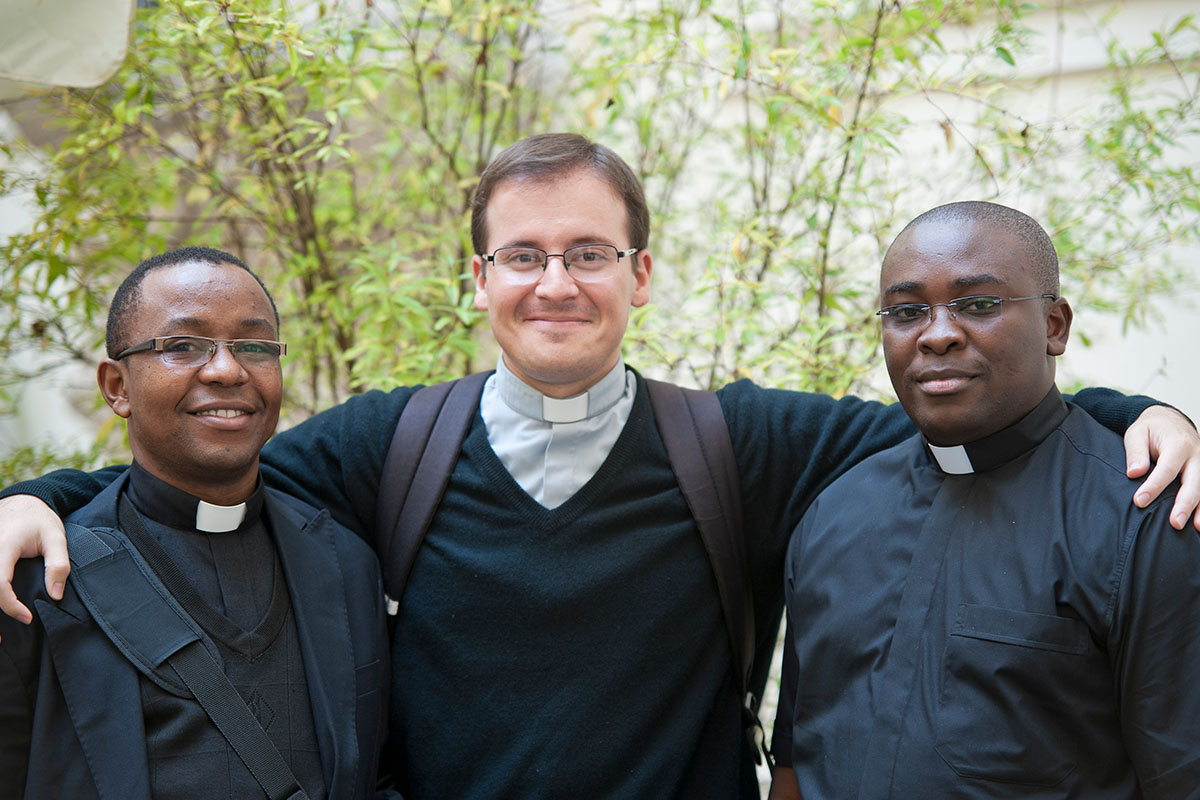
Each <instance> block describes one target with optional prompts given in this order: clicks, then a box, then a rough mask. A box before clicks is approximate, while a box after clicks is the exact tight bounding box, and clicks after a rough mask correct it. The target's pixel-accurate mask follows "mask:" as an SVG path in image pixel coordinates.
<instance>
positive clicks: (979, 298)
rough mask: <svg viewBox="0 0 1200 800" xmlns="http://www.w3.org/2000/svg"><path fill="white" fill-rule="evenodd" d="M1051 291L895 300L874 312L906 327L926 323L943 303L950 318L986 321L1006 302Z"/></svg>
mask: <svg viewBox="0 0 1200 800" xmlns="http://www.w3.org/2000/svg"><path fill="white" fill-rule="evenodd" d="M1057 299H1058V295H1054V294H1031V295H1029V296H1028V297H998V296H996V295H994V294H973V295H971V296H970V297H958V298H955V299H954V300H951V301H949V302H948V303H898V304H896V305H894V306H884V307H883V308H881V309H879V310H878V311H876V312H875V314H876V315H877V316H879V317H882V318H883V324H884V327H888V328H908V327H914V328H915V327H920V324H919V323H922V322H923V323H925V324H929V322H930V321H932V320H933V309H935V308H937V307H938V306H942V307H943V308H945V309H946V310H947V311H948V312H949V313H950V319H959V315H961V317H962V319H963V321H965V322H988V321H990V320H994V319H997V318H998V317H999V316H1000V313H1001V311H1002V310H1003V309H1004V304H1005V303H1016V302H1019V301H1021V300H1057Z"/></svg>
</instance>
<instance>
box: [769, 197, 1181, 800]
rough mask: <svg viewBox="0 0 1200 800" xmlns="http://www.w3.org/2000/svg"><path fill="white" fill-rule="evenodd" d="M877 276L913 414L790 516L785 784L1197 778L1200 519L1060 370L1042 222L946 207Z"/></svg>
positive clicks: (783, 699) (1064, 318)
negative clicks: (1153, 485)
mask: <svg viewBox="0 0 1200 800" xmlns="http://www.w3.org/2000/svg"><path fill="white" fill-rule="evenodd" d="M880 286H881V298H882V302H883V303H884V304H885V305H884V307H883V308H882V309H881V310H880V311H879V314H880V317H881V319H882V320H883V352H884V358H885V360H886V361H887V368H888V373H889V375H890V376H891V379H892V386H893V387H894V388H895V390H896V394H897V395H898V396H899V398H900V402H901V404H902V405H903V407H904V410H905V411H906V412H907V413H908V415H909V416H910V417H911V418H912V420H913V422H914V423H915V424H916V426H917V428H918V430H919V431H920V434H919V435H917V436H914V437H912V438H911V439H910V440H908V441H907V442H904V443H903V444H901V445H898V446H896V447H894V448H891V449H889V450H885V451H883V452H881V453H878V454H876V455H874V456H872V457H871V458H868V459H867V460H865V461H863V462H862V463H861V464H859V465H858V466H856V467H854V468H853V469H851V470H850V471H848V472H847V473H846V474H845V475H843V476H842V477H841V478H839V479H838V480H837V481H835V482H834V483H833V484H832V485H831V486H830V487H829V488H828V489H826V490H825V491H824V492H823V493H822V494H821V495H820V496H819V497H817V499H816V500H815V501H814V502H813V504H812V506H811V507H810V508H809V510H808V512H807V513H806V514H805V516H804V519H803V520H802V521H801V523H800V525H799V527H798V528H797V529H796V533H795V535H794V537H793V539H792V543H791V546H790V549H789V551H788V555H787V562H786V570H787V590H786V594H787V610H788V620H789V626H788V627H789V634H788V640H787V643H786V645H785V646H786V648H787V649H786V651H785V653H786V655H785V661H784V677H783V686H782V689H781V696H780V705H779V715H778V716H777V718H776V723H775V749H776V754H777V757H778V759H779V766H777V767H776V770H775V782H774V784H773V785H772V789H771V798H772V800H788V799H789V798H800V797H803V798H805V800H818V799H819V798H850V797H863V798H866V797H870V798H881V799H882V798H912V797H960V798H1033V797H1036V798H1063V799H1064V800H1065V799H1066V798H1075V797H1086V798H1089V800H1105V798H1113V799H1114V800H1116V799H1117V798H1142V797H1144V798H1160V799H1161V800H1186V798H1200V689H1197V688H1196V686H1195V685H1194V684H1193V683H1192V682H1191V676H1192V675H1193V674H1194V671H1195V669H1196V666H1197V665H1198V664H1200V603H1197V602H1196V598H1197V597H1200V538H1198V537H1197V536H1196V535H1195V534H1194V532H1192V531H1186V532H1185V533H1184V534H1183V535H1180V534H1179V533H1177V532H1176V531H1174V530H1173V529H1172V528H1171V524H1170V521H1169V515H1170V511H1171V508H1170V507H1171V503H1172V501H1173V498H1174V496H1175V494H1176V492H1177V491H1178V489H1179V487H1178V485H1177V484H1176V485H1173V486H1171V487H1170V488H1169V489H1168V490H1167V491H1166V492H1164V493H1163V495H1162V496H1160V497H1159V498H1158V499H1157V500H1155V501H1154V502H1153V503H1151V504H1150V505H1149V506H1147V507H1146V508H1144V509H1138V508H1135V507H1133V506H1131V505H1130V504H1129V503H1127V502H1125V499H1124V488H1125V486H1126V483H1127V480H1128V479H1127V478H1126V476H1125V471H1124V458H1123V453H1122V447H1121V440H1120V439H1119V438H1118V437H1117V436H1116V435H1115V434H1113V433H1112V432H1111V431H1108V430H1106V429H1105V428H1103V427H1102V426H1100V425H1099V424H1097V423H1096V422H1095V421H1094V420H1093V419H1091V418H1090V417H1088V416H1087V415H1086V414H1084V413H1081V412H1080V410H1079V408H1078V407H1076V406H1074V405H1072V404H1070V403H1068V402H1065V401H1064V400H1063V397H1062V395H1060V394H1059V392H1058V389H1056V388H1055V385H1054V372H1055V358H1056V357H1057V356H1059V355H1062V353H1063V352H1064V351H1065V349H1066V346H1067V339H1068V337H1069V335H1070V331H1071V321H1072V316H1073V315H1072V311H1071V307H1070V305H1069V304H1068V303H1067V301H1066V300H1065V299H1064V298H1062V297H1060V296H1059V286H1058V258H1057V256H1056V254H1055V251H1054V245H1053V244H1052V243H1051V241H1050V237H1049V236H1047V235H1046V232H1045V231H1044V230H1042V228H1041V226H1040V225H1038V224H1037V222H1035V221H1034V220H1033V219H1031V218H1030V217H1028V216H1026V215H1025V214H1022V213H1020V212H1019V211H1016V210H1014V209H1011V208H1007V207H1005V206H1000V205H995V204H992V203H982V202H963V203H953V204H950V205H946V206H939V207H938V208H935V209H932V210H931V211H928V212H926V213H925V214H922V215H921V216H919V217H917V218H916V219H915V220H914V221H913V222H911V223H909V225H908V227H906V228H905V229H904V230H903V231H902V232H901V233H900V235H899V236H898V237H897V238H896V240H895V242H893V244H892V246H891V248H890V249H889V250H888V252H887V255H886V257H885V258H884V261H883V270H882V274H881V278H880ZM965 292H970V294H967V295H965V296H959V295H962V294H963V293H965Z"/></svg>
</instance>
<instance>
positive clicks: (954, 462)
mask: <svg viewBox="0 0 1200 800" xmlns="http://www.w3.org/2000/svg"><path fill="white" fill-rule="evenodd" d="M926 444H928V443H926ZM928 446H929V452H930V453H931V454H933V460H934V461H936V462H937V465H938V466H939V467H941V469H942V472H945V473H946V474H947V475H969V474H970V473H972V472H974V471H975V467H973V466H971V456H970V454H968V453H967V448H965V447H963V446H962V445H961V444H956V445H954V446H953V447H938V446H937V445H935V444H930V445H928Z"/></svg>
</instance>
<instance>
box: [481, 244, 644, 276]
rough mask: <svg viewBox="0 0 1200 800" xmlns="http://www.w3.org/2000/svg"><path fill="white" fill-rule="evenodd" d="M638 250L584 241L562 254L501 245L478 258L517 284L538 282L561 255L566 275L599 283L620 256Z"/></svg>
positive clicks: (613, 269)
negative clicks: (551, 261) (552, 260)
mask: <svg viewBox="0 0 1200 800" xmlns="http://www.w3.org/2000/svg"><path fill="white" fill-rule="evenodd" d="M638 249H639V248H637V247H631V248H629V249H628V250H618V249H617V248H616V247H615V246H614V245H611V244H581V245H577V246H575V247H568V248H567V249H566V250H564V251H563V252H561V253H547V252H546V251H545V250H542V249H540V248H537V247H500V248H497V249H496V251H495V252H494V253H492V254H491V255H485V254H483V253H480V254H479V257H480V258H482V259H483V260H484V261H486V262H488V263H489V264H491V265H492V266H493V267H495V268H496V271H497V272H499V273H500V274H501V275H503V276H504V279H505V280H507V281H508V282H510V283H514V284H530V283H537V282H538V280H540V279H541V277H542V273H543V272H545V271H546V265H547V264H549V263H550V259H552V258H561V259H562V260H563V266H564V267H566V270H567V274H569V275H570V276H571V277H572V278H574V279H575V280H576V281H579V282H580V283H599V282H600V281H605V280H608V279H609V278H611V277H612V276H613V275H614V274H615V272H616V266H617V264H619V263H620V261H621V259H622V258H623V257H624V256H631V255H633V254H634V253H636V252H637V251H638Z"/></svg>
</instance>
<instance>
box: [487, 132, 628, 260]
mask: <svg viewBox="0 0 1200 800" xmlns="http://www.w3.org/2000/svg"><path fill="white" fill-rule="evenodd" d="M582 169H586V170H591V171H592V172H593V173H594V174H595V175H596V176H597V177H599V178H601V179H602V180H604V181H606V182H607V183H608V185H609V186H611V187H612V188H613V191H615V192H616V193H617V195H618V196H619V197H620V198H621V200H622V201H623V202H624V203H625V215H626V217H628V223H627V224H628V226H629V231H628V233H629V245H630V246H631V247H636V248H638V249H639V250H641V249H643V248H645V247H646V246H647V245H649V243H650V210H649V209H648V208H647V207H646V195H645V192H644V191H643V190H642V182H641V181H639V180H638V177H637V175H635V174H634V173H633V170H632V169H630V167H629V165H628V164H626V163H625V161H624V160H623V159H622V158H621V157H620V156H619V155H617V154H616V153H615V152H613V151H612V150H611V149H610V148H608V147H605V146H604V145H602V144H599V143H597V142H593V141H592V140H591V139H588V138H587V137H586V136H580V135H579V134H577V133H542V134H538V135H536V136H527V137H525V138H524V139H522V140H520V141H519V142H517V143H515V144H512V145H509V146H508V147H506V148H505V149H504V150H503V151H501V153H500V155H498V156H496V157H495V158H494V159H492V163H490V164H488V165H487V168H486V169H484V171H483V174H482V175H480V176H479V185H478V186H476V187H475V196H474V198H473V199H472V200H471V245H472V246H473V247H474V248H475V252H476V253H478V254H480V255H482V254H484V253H486V252H487V238H488V231H487V205H488V201H489V200H491V199H492V194H493V193H494V192H495V191H496V187H497V186H499V185H500V184H501V183H503V182H504V181H507V180H519V179H530V180H534V181H545V180H550V179H552V178H561V177H563V176H564V175H567V174H570V173H572V172H575V171H577V170H582Z"/></svg>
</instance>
